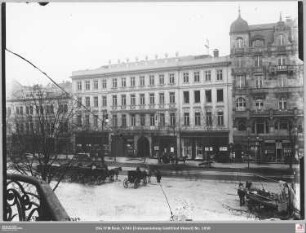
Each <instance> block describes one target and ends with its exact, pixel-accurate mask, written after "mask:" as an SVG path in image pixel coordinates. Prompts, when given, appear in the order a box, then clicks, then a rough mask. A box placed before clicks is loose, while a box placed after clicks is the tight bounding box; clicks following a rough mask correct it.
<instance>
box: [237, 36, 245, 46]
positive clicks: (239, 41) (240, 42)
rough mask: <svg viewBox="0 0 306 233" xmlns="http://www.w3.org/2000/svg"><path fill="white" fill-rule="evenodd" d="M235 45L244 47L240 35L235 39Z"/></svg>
mask: <svg viewBox="0 0 306 233" xmlns="http://www.w3.org/2000/svg"><path fill="white" fill-rule="evenodd" d="M237 47H238V48H243V47H244V43H243V39H242V38H241V37H239V38H238V39H237Z"/></svg>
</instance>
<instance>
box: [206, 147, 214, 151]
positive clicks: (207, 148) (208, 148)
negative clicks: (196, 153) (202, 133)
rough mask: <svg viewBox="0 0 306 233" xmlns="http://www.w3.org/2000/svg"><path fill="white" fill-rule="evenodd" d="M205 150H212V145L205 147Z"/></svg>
mask: <svg viewBox="0 0 306 233" xmlns="http://www.w3.org/2000/svg"><path fill="white" fill-rule="evenodd" d="M205 151H213V148H212V147H205Z"/></svg>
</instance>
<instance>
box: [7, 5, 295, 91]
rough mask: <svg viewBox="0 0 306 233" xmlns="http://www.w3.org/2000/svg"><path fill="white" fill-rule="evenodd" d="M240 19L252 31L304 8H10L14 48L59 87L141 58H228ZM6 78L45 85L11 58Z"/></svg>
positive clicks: (9, 26)
mask: <svg viewBox="0 0 306 233" xmlns="http://www.w3.org/2000/svg"><path fill="white" fill-rule="evenodd" d="M238 6H240V8H241V16H242V18H243V19H245V20H246V21H247V22H248V23H249V24H261V23H274V22H277V21H278V20H279V16H280V12H282V15H283V18H285V17H286V16H290V17H292V18H297V2H296V1H287V2H286V1H281V2H276V1H274V2H263V1H259V2H185V3H184V2H176V3H167V2H161V3H152V2H138V3H132V2H130V3H122V2H121V3H107V2H105V3H103V2H98V3H97V2H96V3H80V2H78V3H55V2H53V3H50V4H48V5H46V6H40V5H38V4H37V3H31V4H26V3H7V13H6V14H7V48H8V49H10V50H12V51H14V52H16V53H19V54H20V55H22V56H24V57H26V58H27V59H29V60H30V61H32V62H33V63H34V64H35V65H37V66H38V67H39V68H41V69H42V70H44V71H45V72H46V73H47V74H49V75H50V76H51V77H52V78H54V80H56V81H57V82H61V81H63V80H70V76H71V73H72V71H76V70H84V69H95V68H98V67H100V66H102V65H106V64H108V62H109V60H111V61H112V63H117V61H118V59H120V60H121V61H126V59H127V58H129V60H130V61H135V57H138V58H139V59H144V58H145V56H148V57H149V59H154V57H155V54H157V55H158V56H159V58H161V57H164V56H165V53H168V55H169V57H174V56H175V53H176V52H179V55H180V56H183V55H197V54H205V53H206V50H205V46H204V45H205V40H206V38H208V40H209V45H210V54H212V50H213V49H215V48H218V49H219V50H220V55H221V56H222V55H228V54H229V29H230V25H231V23H232V22H233V21H234V20H236V19H237V17H238ZM6 58H7V60H6V62H7V79H10V78H14V79H16V80H17V81H19V82H20V83H22V84H24V85H33V84H36V83H40V84H46V83H48V82H49V81H48V80H47V78H45V77H44V76H43V75H42V74H41V73H39V72H38V71H36V70H35V69H34V68H32V67H31V66H30V65H29V64H27V63H25V62H24V61H22V60H21V59H19V58H17V57H15V56H13V55H11V54H9V53H6Z"/></svg>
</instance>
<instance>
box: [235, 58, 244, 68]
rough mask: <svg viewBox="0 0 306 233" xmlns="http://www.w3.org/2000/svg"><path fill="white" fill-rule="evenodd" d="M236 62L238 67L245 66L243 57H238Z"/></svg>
mask: <svg viewBox="0 0 306 233" xmlns="http://www.w3.org/2000/svg"><path fill="white" fill-rule="evenodd" d="M236 62H237V67H239V68H241V67H243V65H244V62H243V60H242V57H237V60H236Z"/></svg>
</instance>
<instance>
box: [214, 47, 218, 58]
mask: <svg viewBox="0 0 306 233" xmlns="http://www.w3.org/2000/svg"><path fill="white" fill-rule="evenodd" d="M214 57H219V50H218V49H214Z"/></svg>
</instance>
